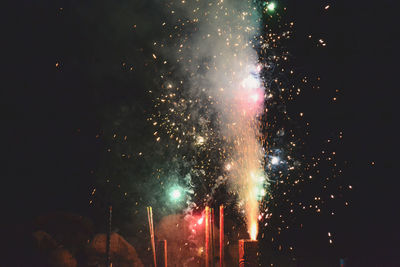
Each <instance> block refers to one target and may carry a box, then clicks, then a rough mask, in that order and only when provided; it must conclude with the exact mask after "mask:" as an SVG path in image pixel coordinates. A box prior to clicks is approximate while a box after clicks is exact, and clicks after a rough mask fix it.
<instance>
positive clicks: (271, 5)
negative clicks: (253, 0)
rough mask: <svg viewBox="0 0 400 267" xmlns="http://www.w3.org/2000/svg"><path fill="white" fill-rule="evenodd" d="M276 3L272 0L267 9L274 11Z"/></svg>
mask: <svg viewBox="0 0 400 267" xmlns="http://www.w3.org/2000/svg"><path fill="white" fill-rule="evenodd" d="M275 7H276V6H275V3H274V2H271V3H269V4H268V5H267V9H268V11H274V10H275Z"/></svg>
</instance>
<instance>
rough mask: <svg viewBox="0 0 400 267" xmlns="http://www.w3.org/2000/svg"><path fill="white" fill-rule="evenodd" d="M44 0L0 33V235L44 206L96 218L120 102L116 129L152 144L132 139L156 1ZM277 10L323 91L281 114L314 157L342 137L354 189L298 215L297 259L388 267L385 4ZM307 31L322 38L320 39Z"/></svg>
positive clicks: (393, 249) (392, 204) (390, 108)
mask: <svg viewBox="0 0 400 267" xmlns="http://www.w3.org/2000/svg"><path fill="white" fill-rule="evenodd" d="M278 2H279V1H278ZM52 3H53V2H52ZM52 3H51V4H50V2H49V3H48V5H47V6H39V4H32V3H29V2H24V3H22V6H21V7H16V6H15V7H14V8H13V10H16V12H15V14H16V15H15V16H14V15H12V16H10V19H11V21H12V22H11V23H10V24H9V25H7V26H6V28H7V30H6V35H5V36H7V37H5V36H4V38H5V42H6V43H7V49H6V50H4V51H3V52H4V53H5V57H4V59H3V71H2V72H3V75H4V76H5V80H3V86H2V87H3V90H2V93H1V102H2V112H1V113H2V116H1V117H2V131H1V132H2V138H1V140H2V147H3V153H2V155H3V157H2V163H3V166H4V167H3V175H2V181H3V182H2V186H1V191H2V192H1V194H0V195H1V200H2V203H3V207H2V210H3V216H2V224H4V228H7V229H8V228H10V227H11V228H12V226H13V225H24V224H25V223H27V222H29V221H30V220H32V219H33V218H35V217H36V216H39V215H41V214H45V213H48V212H54V211H69V212H74V213H77V214H81V215H84V216H89V217H92V218H94V220H96V218H99V217H98V216H99V215H98V211H97V213H96V212H93V210H92V209H93V208H91V207H90V205H89V199H90V198H89V196H90V193H91V191H92V190H93V188H94V184H96V183H97V182H98V179H99V177H98V175H97V174H98V173H101V172H102V171H104V169H107V168H108V166H107V164H112V161H109V160H107V157H106V156H105V154H106V152H105V151H106V149H107V148H108V145H109V143H108V140H107V139H106V138H105V137H104V136H106V135H107V134H111V133H112V132H113V125H114V124H113V123H115V121H118V120H119V119H121V118H120V115H118V114H119V113H118V112H119V111H120V109H121V107H122V106H124V105H131V106H132V107H134V108H133V110H132V113H134V114H135V115H133V116H132V114H131V115H130V116H132V117H133V118H134V119H133V120H131V121H130V123H131V124H130V125H129V126H126V131H127V132H129V130H130V129H135V127H137V128H138V129H137V130H135V131H136V132H135V133H131V134H132V136H133V137H132V139H136V140H141V142H139V143H146V142H147V143H149V144H148V145H147V146H146V145H142V146H141V147H144V148H146V147H147V148H149V147H150V146H151V144H150V138H149V137H147V136H143V135H144V134H146V133H147V132H148V129H147V128H146V127H147V126H146V125H147V122H146V118H147V117H148V116H147V114H148V112H151V111H152V110H151V100H152V99H151V97H150V96H149V94H148V93H147V90H148V88H149V82H148V77H151V75H152V73H151V71H152V70H151V68H150V67H146V66H144V64H143V63H144V62H147V60H148V59H149V58H151V55H152V50H151V45H152V42H151V40H153V39H154V38H155V37H156V36H157V34H160V32H157V31H160V29H158V30H155V28H156V27H155V25H159V24H160V23H161V21H162V19H163V18H162V17H158V15H160V14H162V12H161V11H162V7H161V6H156V5H155V4H154V2H153V1H151V2H150V1H149V2H146V1H110V2H108V1H84V2H82V1H57V2H56V5H53V4H52ZM283 3H284V4H283ZM327 4H329V5H330V8H329V9H328V10H327V11H325V10H324V7H325V6H326V5H327ZM282 5H284V6H286V7H287V8H288V12H287V13H286V15H285V16H286V19H288V20H293V21H294V22H295V27H294V34H293V36H294V37H293V38H292V40H291V41H290V42H288V50H289V51H290V52H291V53H292V55H293V57H294V63H293V64H294V65H295V66H296V68H297V69H298V70H300V71H301V72H302V73H306V74H307V75H309V76H311V77H321V81H320V82H319V84H318V85H319V86H320V89H318V90H305V93H304V94H303V95H301V96H300V97H299V98H298V100H297V101H295V103H293V105H292V106H290V105H289V106H288V110H289V111H290V112H293V113H296V112H304V114H305V115H306V117H307V121H309V122H310V123H311V126H310V132H311V137H310V138H308V139H307V140H308V143H307V145H306V149H307V151H310V152H311V153H313V152H315V153H317V152H319V151H320V150H321V148H320V144H321V142H323V140H326V139H327V138H330V137H332V136H334V135H335V134H336V133H337V132H340V131H342V132H343V140H342V141H341V142H340V143H339V144H338V145H337V146H336V148H335V150H336V151H337V153H338V157H337V158H336V161H337V162H338V163H339V164H342V165H343V166H345V167H344V168H343V174H342V175H341V178H340V179H341V181H344V185H347V184H351V185H352V187H353V190H352V191H351V192H350V193H349V194H347V195H346V199H345V201H348V203H349V206H348V207H346V208H344V207H343V204H334V205H337V206H333V207H332V209H335V210H338V212H337V215H336V216H335V217H334V218H333V219H332V218H328V217H322V218H316V217H315V216H310V217H309V218H307V217H306V218H305V221H304V222H303V223H304V225H305V229H304V231H303V232H302V233H299V234H297V235H296V238H297V239H301V238H303V239H307V240H306V241H303V243H302V248H301V249H299V253H300V254H301V255H303V257H304V258H310V257H313V255H314V254H315V253H317V254H320V255H329V257H337V259H339V258H340V257H348V258H349V259H350V260H351V261H350V262H352V263H353V265H351V264H349V266H399V265H400V259H399V256H398V251H399V250H400V245H399V244H400V230H399V225H400V215H399V214H400V212H399V207H398V204H400V203H399V201H398V192H397V191H398V188H399V186H400V182H399V179H398V178H399V175H398V174H397V167H396V165H397V162H398V160H399V157H398V145H399V141H398V130H397V128H398V127H397V124H396V123H395V122H396V121H398V120H397V119H396V116H397V112H396V111H397V106H398V103H397V101H398V99H399V98H398V96H399V93H398V83H397V75H398V74H397V71H398V67H397V58H398V57H397V56H398V55H397V48H398V47H399V43H398V40H397V39H398V34H399V32H398V21H397V17H398V16H397V12H396V7H395V1H391V0H383V1H336V2H326V1H320V0H318V1H292V0H287V1H283V2H282ZM60 8H62V9H60ZM150 14H155V16H150ZM160 16H161V15H160ZM11 17H12V18H11ZM133 25H137V26H136V28H135V29H134V28H133ZM310 34H312V35H313V36H316V37H315V38H316V39H315V38H314V39H312V40H310V39H309V38H308V37H307V36H308V35H310ZM318 38H323V39H324V40H325V41H326V42H327V46H326V47H324V48H322V47H317V46H316V40H318ZM122 62H126V64H127V65H129V66H130V65H132V66H134V68H135V71H133V72H132V71H129V67H124V66H122V65H121V64H122ZM56 63H57V66H56V67H55V64H56ZM146 78H147V80H146ZM336 90H338V92H336ZM333 97H336V98H337V101H331V99H332V98H333ZM121 116H122V115H121ZM132 125H133V126H132ZM132 127H133V128H132ZM121 134H122V135H124V134H125V133H121ZM97 135H98V136H97ZM128 135H129V133H128ZM96 136H97V137H96ZM139 143H138V142H136V143H133V146H135V145H140V144H139ZM138 166H139V165H138ZM138 168H139V167H138ZM137 192H140V190H139V191H137ZM137 194H140V193H137ZM342 203H343V202H342ZM93 214H97V215H93ZM96 216H97V217H96ZM121 218H122V217H121ZM96 223H97V222H95V224H96ZM143 223H146V220H144V222H143ZM98 224H104V223H103V222H101V223H98ZM325 226H326V227H331V228H332V229H334V230H333V232H334V233H335V240H334V242H335V244H334V246H335V247H334V248H331V247H330V246H328V244H327V240H326V231H325V229H326V227H325ZM99 229H101V227H99ZM321 244H323V246H321ZM332 255H333V256H332ZM300 257H301V256H300ZM327 257H328V256H327ZM337 262H338V261H337ZM337 265H339V264H337ZM306 266H307V265H306Z"/></svg>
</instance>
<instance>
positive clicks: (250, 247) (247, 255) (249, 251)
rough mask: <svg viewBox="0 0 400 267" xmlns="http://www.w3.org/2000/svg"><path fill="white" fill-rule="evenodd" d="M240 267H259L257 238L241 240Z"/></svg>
mask: <svg viewBox="0 0 400 267" xmlns="http://www.w3.org/2000/svg"><path fill="white" fill-rule="evenodd" d="M239 267H258V241H257V240H245V239H241V240H239Z"/></svg>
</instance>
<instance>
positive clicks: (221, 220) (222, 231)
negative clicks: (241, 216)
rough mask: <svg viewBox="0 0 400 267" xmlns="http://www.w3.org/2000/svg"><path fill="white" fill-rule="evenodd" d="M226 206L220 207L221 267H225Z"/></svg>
mask: <svg viewBox="0 0 400 267" xmlns="http://www.w3.org/2000/svg"><path fill="white" fill-rule="evenodd" d="M224 242H225V241H224V205H221V206H219V267H224V260H225V255H224V249H225V244H224Z"/></svg>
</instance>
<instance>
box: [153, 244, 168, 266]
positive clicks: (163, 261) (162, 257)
mask: <svg viewBox="0 0 400 267" xmlns="http://www.w3.org/2000/svg"><path fill="white" fill-rule="evenodd" d="M156 252H157V267H167V266H168V261H167V259H168V257H167V255H168V250H167V240H159V241H158V242H157V247H156Z"/></svg>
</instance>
